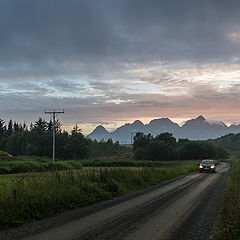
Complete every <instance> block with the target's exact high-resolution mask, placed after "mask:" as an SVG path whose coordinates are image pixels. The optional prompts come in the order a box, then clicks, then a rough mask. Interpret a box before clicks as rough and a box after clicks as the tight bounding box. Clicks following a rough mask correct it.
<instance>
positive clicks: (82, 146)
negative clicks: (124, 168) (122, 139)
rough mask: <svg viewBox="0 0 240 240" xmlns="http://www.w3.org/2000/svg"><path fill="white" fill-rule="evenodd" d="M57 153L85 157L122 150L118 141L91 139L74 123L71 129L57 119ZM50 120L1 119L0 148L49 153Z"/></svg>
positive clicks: (16, 153) (17, 152)
mask: <svg viewBox="0 0 240 240" xmlns="http://www.w3.org/2000/svg"><path fill="white" fill-rule="evenodd" d="M55 129H56V157H57V158H59V159H75V160H80V159H83V158H88V157H95V156H98V157H99V156H104V155H107V154H116V153H117V152H118V151H120V150H121V146H120V145H119V143H118V142H116V143H113V141H112V140H108V141H107V142H99V143H98V142H97V141H92V140H90V139H87V138H85V137H84V135H83V134H82V133H81V129H79V128H78V126H77V125H76V126H74V127H73V129H72V131H71V133H68V132H67V131H65V130H62V129H61V124H60V122H59V121H57V122H56V125H55ZM52 131H53V123H52V121H51V120H50V121H49V122H47V121H46V120H44V119H42V118H39V119H38V120H37V121H35V122H34V123H31V124H30V126H27V125H26V124H25V123H23V124H21V123H18V122H13V121H12V120H9V122H8V124H6V123H5V121H4V120H3V119H0V150H2V151H6V152H8V153H10V154H12V155H13V156H19V155H28V156H40V157H51V156H52Z"/></svg>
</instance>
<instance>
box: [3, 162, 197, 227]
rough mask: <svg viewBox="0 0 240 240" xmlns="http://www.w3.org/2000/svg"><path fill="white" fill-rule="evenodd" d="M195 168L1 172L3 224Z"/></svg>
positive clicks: (187, 164)
mask: <svg viewBox="0 0 240 240" xmlns="http://www.w3.org/2000/svg"><path fill="white" fill-rule="evenodd" d="M194 170H196V163H193V162H185V163H184V164H182V163H181V164H180V165H179V166H175V167H170V168H166V167H165V168H157V167H155V168H152V167H133V168H130V167H107V168H102V167H98V168H96V167H87V168H82V169H80V170H72V171H60V172H45V173H29V174H15V175H11V174H9V175H0V193H1V194H0V226H1V227H2V228H3V227H6V226H15V225H18V224H21V223H24V222H27V221H33V220H36V219H41V218H44V217H47V216H50V215H53V214H56V213H58V212H62V211H65V210H67V209H74V208H78V207H82V206H86V205H90V204H93V203H96V202H99V201H103V200H106V199H110V198H113V197H115V196H118V195H121V194H125V193H128V192H131V191H136V190H139V189H143V188H146V187H148V186H151V185H154V184H157V183H160V182H163V181H165V180H167V179H170V178H174V177H176V176H179V175H183V174H186V173H187V172H190V171H194Z"/></svg>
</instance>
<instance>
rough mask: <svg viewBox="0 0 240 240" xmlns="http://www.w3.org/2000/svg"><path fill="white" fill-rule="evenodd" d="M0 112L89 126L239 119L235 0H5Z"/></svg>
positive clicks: (0, 18) (239, 9)
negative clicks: (57, 113) (54, 112)
mask: <svg viewBox="0 0 240 240" xmlns="http://www.w3.org/2000/svg"><path fill="white" fill-rule="evenodd" d="M0 84H1V88H0V106H1V107H0V118H3V119H5V120H6V121H8V120H9V119H10V118H11V119H13V120H16V121H19V122H24V121H25V122H26V123H28V124H29V123H30V122H34V121H35V120H37V119H38V118H39V117H43V118H45V119H46V120H49V117H50V116H49V115H45V114H44V110H48V111H51V110H53V109H56V110H62V109H64V110H65V114H61V115H60V116H59V119H60V121H61V123H62V124H63V126H62V127H63V128H64V129H67V130H70V129H71V128H72V126H73V125H74V124H76V123H78V125H79V127H80V128H81V129H82V130H83V133H89V132H91V131H92V130H93V129H94V128H95V127H96V126H97V125H100V124H101V125H104V126H105V127H106V128H107V129H110V130H111V129H114V128H116V127H118V126H120V125H121V124H123V123H125V122H132V121H134V120H135V119H139V120H142V121H143V122H144V123H147V122H149V121H150V120H151V119H153V118H161V117H169V118H170V119H172V120H174V121H175V122H178V123H180V124H181V123H182V122H184V121H185V120H187V119H190V118H195V117H197V116H198V115H204V116H205V117H206V118H207V119H210V120H222V121H225V122H226V123H228V124H231V123H234V124H236V123H239V122H240V1H239V0H235V1H234V0H201V1H199V0H168V1H165V0H121V1H119V0H101V1H100V0H41V1H33V0H21V1H19V0H0Z"/></svg>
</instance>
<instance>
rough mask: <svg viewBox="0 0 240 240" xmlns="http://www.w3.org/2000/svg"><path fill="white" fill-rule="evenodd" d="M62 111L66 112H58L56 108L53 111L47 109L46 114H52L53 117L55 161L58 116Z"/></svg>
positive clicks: (53, 157)
mask: <svg viewBox="0 0 240 240" xmlns="http://www.w3.org/2000/svg"><path fill="white" fill-rule="evenodd" d="M60 113H64V110H62V111H60V112H56V111H55V109H54V110H53V111H52V112H47V111H46V110H45V114H50V115H51V116H52V118H53V152H52V160H53V162H55V153H56V116H57V115H58V114H60Z"/></svg>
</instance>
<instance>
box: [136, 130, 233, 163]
mask: <svg viewBox="0 0 240 240" xmlns="http://www.w3.org/2000/svg"><path fill="white" fill-rule="evenodd" d="M133 149H134V152H135V158H136V159H149V160H155V161H156V160H159V161H161V160H176V159H179V160H190V159H204V158H211V159H226V158H227V157H228V152H227V151H226V150H225V149H223V148H221V147H219V146H215V145H213V144H211V143H209V142H207V141H190V140H188V139H179V140H178V141H177V140H176V138H174V137H173V135H172V134H170V133H162V134H160V135H158V136H156V137H153V136H152V135H151V134H148V135H144V134H143V133H137V134H136V136H135V137H134V144H133Z"/></svg>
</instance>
